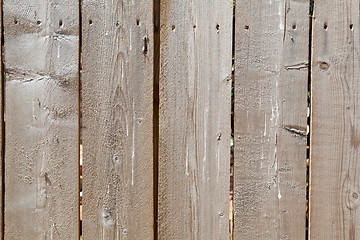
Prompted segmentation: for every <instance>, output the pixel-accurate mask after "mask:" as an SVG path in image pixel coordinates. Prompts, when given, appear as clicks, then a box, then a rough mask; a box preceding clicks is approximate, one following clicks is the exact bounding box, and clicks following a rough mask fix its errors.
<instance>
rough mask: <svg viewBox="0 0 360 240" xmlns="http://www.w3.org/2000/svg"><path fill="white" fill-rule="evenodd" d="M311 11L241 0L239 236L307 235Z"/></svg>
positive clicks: (304, 5) (286, 1) (287, 0)
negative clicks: (308, 83)
mask: <svg viewBox="0 0 360 240" xmlns="http://www.w3.org/2000/svg"><path fill="white" fill-rule="evenodd" d="M308 11H309V2H308V1H295V0H282V1H271V0H268V1H239V0H238V1H236V15H235V19H236V25H235V26H236V30H235V130H234V131H235V133H234V143H235V145H234V147H235V149H234V154H235V170H234V171H235V173H234V174H235V180H234V181H235V182H234V191H235V193H234V205H235V216H234V218H235V226H234V236H235V239H305V226H306V224H305V211H306V141H307V136H306V125H307V115H306V114H307V82H308V50H309V49H308V41H309V35H308V34H309V18H308V14H309V12H308Z"/></svg>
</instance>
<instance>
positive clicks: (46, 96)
mask: <svg viewBox="0 0 360 240" xmlns="http://www.w3.org/2000/svg"><path fill="white" fill-rule="evenodd" d="M4 32H5V45H4V50H5V74H6V82H5V92H6V96H5V103H6V104H5V105H6V109H5V116H6V148H5V226H6V227H5V239H78V238H79V207H78V206H79V185H78V182H79V176H78V173H79V167H78V165H79V163H78V155H79V145H78V118H79V115H78V112H79V111H78V93H79V89H78V79H79V77H78V75H79V74H78V73H79V72H78V48H79V2H78V1H73V0H54V1H51V2H49V1H46V2H45V3H44V2H43V1H38V0H28V1H20V0H5V1H4Z"/></svg>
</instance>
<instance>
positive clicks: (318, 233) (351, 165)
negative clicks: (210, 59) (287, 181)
mask: <svg viewBox="0 0 360 240" xmlns="http://www.w3.org/2000/svg"><path fill="white" fill-rule="evenodd" d="M315 4H316V6H315V12H314V21H313V22H314V24H313V36H312V37H313V45H312V80H311V89H312V94H311V95H312V102H311V106H312V111H311V112H312V114H311V119H312V121H311V155H310V159H311V185H310V189H311V191H310V237H311V239H312V240H315V239H352V240H353V239H359V238H360V215H359V213H357V209H358V207H359V205H360V197H359V195H360V177H359V172H360V163H359V157H360V152H359V146H360V111H359V103H360V83H359V74H360V67H359V66H360V59H359V51H360V49H359V44H360V42H359V37H360V36H359V30H360V26H359V24H360V18H359V1H358V0H347V1H336V0H329V1H316V2H315Z"/></svg>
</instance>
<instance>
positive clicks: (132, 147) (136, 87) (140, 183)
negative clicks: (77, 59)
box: [81, 0, 154, 240]
mask: <svg viewBox="0 0 360 240" xmlns="http://www.w3.org/2000/svg"><path fill="white" fill-rule="evenodd" d="M82 11H83V15H82V23H83V45H82V75H81V76H82V82H83V92H82V96H83V124H84V126H83V127H84V130H83V137H84V138H83V143H84V145H83V151H84V168H83V169H84V172H83V175H84V178H83V204H84V205H83V233H84V239H87V240H88V239H95V240H98V239H153V238H154V234H153V233H154V229H153V225H154V221H153V220H154V216H153V208H154V207H153V204H154V203H153V58H154V53H153V51H154V43H153V31H154V25H153V21H152V19H153V1H150V0H142V1H111V0H104V1H98V0H84V1H83V3H82Z"/></svg>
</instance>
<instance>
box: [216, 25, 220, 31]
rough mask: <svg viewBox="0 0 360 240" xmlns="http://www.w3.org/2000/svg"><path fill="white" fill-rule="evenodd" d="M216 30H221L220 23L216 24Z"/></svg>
mask: <svg viewBox="0 0 360 240" xmlns="http://www.w3.org/2000/svg"><path fill="white" fill-rule="evenodd" d="M216 30H217V32H219V31H220V25H219V24H216Z"/></svg>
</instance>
